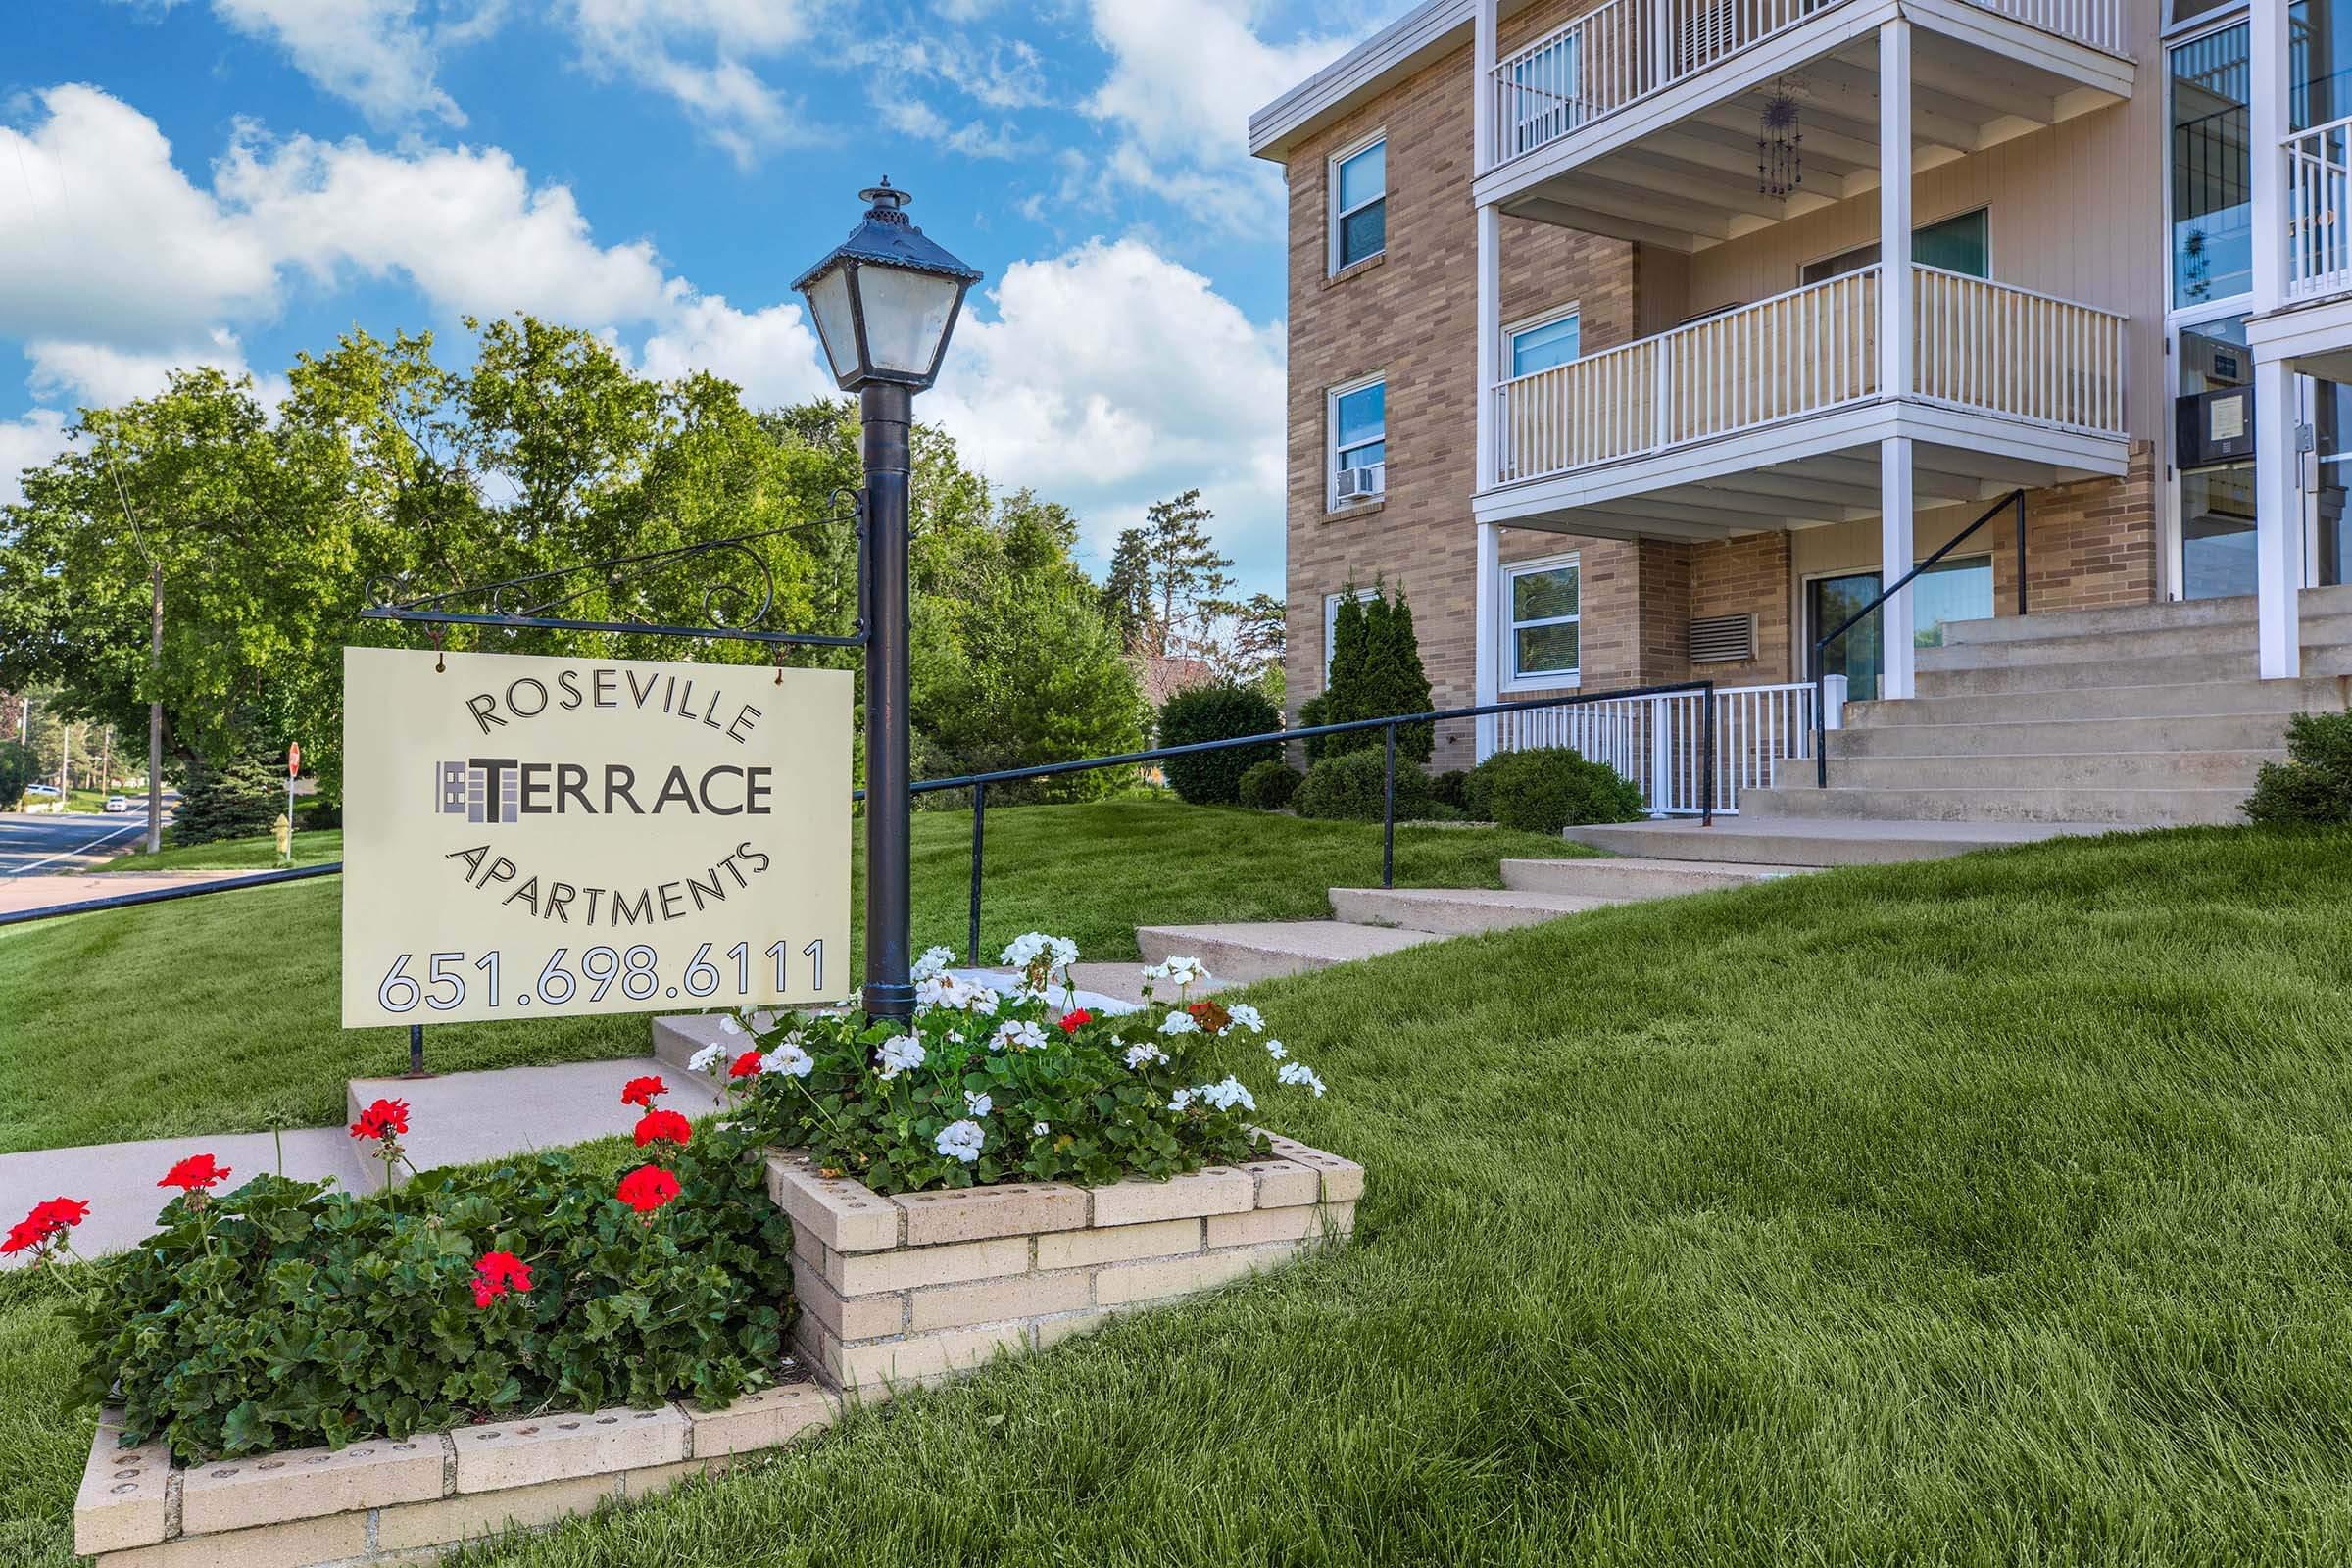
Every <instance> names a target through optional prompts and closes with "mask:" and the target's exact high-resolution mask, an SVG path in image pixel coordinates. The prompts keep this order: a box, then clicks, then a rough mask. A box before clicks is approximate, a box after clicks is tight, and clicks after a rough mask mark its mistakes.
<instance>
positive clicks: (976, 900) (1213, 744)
mask: <svg viewBox="0 0 2352 1568" xmlns="http://www.w3.org/2000/svg"><path fill="white" fill-rule="evenodd" d="M1684 692H1696V693H1698V694H1700V695H1701V697H1702V698H1703V699H1704V700H1703V701H1702V702H1701V703H1700V705H1699V712H1700V718H1699V746H1698V752H1699V755H1698V779H1699V822H1700V825H1701V826H1704V827H1713V826H1714V825H1715V683H1714V682H1713V681H1711V680H1687V681H1676V682H1674V683H1672V684H1670V685H1664V686H1637V687H1634V688H1632V689H1630V690H1626V691H1611V692H1579V693H1577V694H1576V695H1575V696H1573V697H1531V698H1523V699H1521V700H1519V701H1516V702H1508V703H1481V704H1478V705H1476V706H1474V707H1469V708H1438V709H1432V710H1430V711H1427V712H1421V713H1397V714H1394V715H1392V716H1390V717H1387V718H1357V719H1349V720H1348V721H1347V722H1345V723H1340V724H1311V725H1308V726H1307V727H1306V728H1304V729H1278V730H1268V731H1266V732H1264V733H1262V734H1257V735H1242V736H1237V737H1235V738H1234V739H1232V740H1220V741H1192V742H1189V743H1187V744H1185V745H1182V746H1155V747H1153V748H1152V750H1150V751H1146V752H1120V753H1117V754H1115V755H1113V756H1110V757H1089V758H1082V759H1080V760H1077V761H1072V762H1040V763H1038V764H1036V765H1035V766H1032V767H1007V768H1000V769H998V770H997V771H995V772H992V773H963V774H958V775H956V776H955V777H953V778H934V779H925V780H923V781H921V782H920V783H917V784H914V785H911V786H910V790H911V792H912V793H914V794H916V795H931V794H937V793H938V792H939V791H942V790H970V791H971V792H972V869H971V898H970V905H969V907H970V924H969V928H968V929H969V941H968V944H967V950H966V951H967V952H968V953H969V955H970V959H971V961H972V962H973V963H975V964H977V963H978V962H979V961H980V881H981V873H982V870H983V868H984V864H985V858H986V857H985V841H984V834H985V829H986V823H987V817H988V787H989V786H990V785H991V784H1012V783H1020V782H1023V781H1025V780H1028V779H1037V778H1052V777H1054V776H1056V775H1058V774H1063V773H1084V772H1091V771H1093V770H1095V769H1097V768H1103V767H1140V766H1142V765H1144V764H1145V763H1148V762H1160V761H1165V760H1168V759H1169V758H1172V757H1195V756H1199V755H1200V754H1201V753H1203V752H1223V751H1232V750H1234V749H1235V748H1237V747H1244V746H1287V745H1289V744H1290V743H1291V742H1293V741H1308V740H1317V739H1320V738H1321V737H1323V736H1326V735H1354V734H1360V733H1362V732H1363V731H1366V730H1373V729H1377V730H1380V731H1382V732H1383V733H1382V736H1381V750H1382V754H1383V762H1382V802H1381V824H1380V827H1381V843H1380V885H1381V886H1382V887H1384V888H1393V887H1395V886H1396V885H1397V730H1398V729H1399V728H1400V727H1402V726H1404V725H1407V724H1435V723H1440V722H1445V721H1452V720H1459V719H1465V718H1486V717H1490V716H1492V715H1495V714H1498V713H1520V712H1527V711H1532V710H1536V709H1544V708H1581V707H1585V706H1588V705H1590V704H1594V703H1613V702H1623V701H1627V700H1630V699H1636V698H1644V697H1671V696H1675V695H1678V694H1680V693H1684ZM850 798H851V799H852V800H854V801H861V800H863V799H864V798H865V791H863V790H853V791H851V792H850ZM342 869H343V862H342V861H340V860H332V861H328V862H326V863H325V864H322V865H306V866H301V867H298V868H295V869H292V870H282V871H259V872H255V873H253V874H251V875H248V876H238V877H228V878H224V879H222V880H221V881H219V882H202V883H197V884H195V885H193V886H190V887H177V888H157V889H155V890H153V891H151V892H146V893H123V894H118V895H116V896H114V897H112V898H105V899H91V900H86V901H84V902H82V903H79V904H54V905H48V906H46V907H41V908H37V909H18V910H15V911H13V912H9V913H0V926H6V925H17V924H21V923H23V922H25V921H28V920H44V919H48V918H50V917H52V916H55V915H61V914H87V913H92V912H95V911H97V910H101V909H120V908H127V907H132V906H134V905H141V904H160V903H162V902H164V901H165V900H167V899H192V898H196V897H199V896H201V895H203V894H207V893H231V892H235V891H237V890H239V889H241V888H256V887H267V886H269V885H270V884H271V883H276V882H298V881H301V880H303V879H305V878H308V877H315V876H333V875H336V874H337V873H339V872H340V871H341V870H342Z"/></svg>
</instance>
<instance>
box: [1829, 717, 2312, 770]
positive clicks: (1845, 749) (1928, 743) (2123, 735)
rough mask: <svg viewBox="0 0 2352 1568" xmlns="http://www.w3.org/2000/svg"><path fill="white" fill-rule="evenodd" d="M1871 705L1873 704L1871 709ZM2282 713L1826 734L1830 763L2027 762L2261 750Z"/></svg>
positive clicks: (2272, 746)
mask: <svg viewBox="0 0 2352 1568" xmlns="http://www.w3.org/2000/svg"><path fill="white" fill-rule="evenodd" d="M1873 706H1878V705H1873ZM2285 733H2286V715H2285V714H2284V713H2178V714H2163V715H2156V716H2151V717H2144V718H2071V719H2069V718H2044V719H2024V720H2011V721H2006V722H1989V723H1966V722H1962V723H1951V724H1873V725H1869V726H1866V727H1849V728H1846V729H1834V730H1832V731H1830V733H1829V748H1830V760H1831V761H1832V762H1833V763H1836V762H1837V761H1838V760H1841V759H1854V758H1865V757H1889V758H1891V757H2021V756H2024V757H2030V756H2034V755H2037V754H2046V753H2057V752H2083V753H2098V754H2113V753H2123V752H2159V753H2161V752H2237V751H2261V752H2269V751H2276V750H2278V745H2279V741H2280V738H2281V737H2282V736H2283V735H2284V734H2285Z"/></svg>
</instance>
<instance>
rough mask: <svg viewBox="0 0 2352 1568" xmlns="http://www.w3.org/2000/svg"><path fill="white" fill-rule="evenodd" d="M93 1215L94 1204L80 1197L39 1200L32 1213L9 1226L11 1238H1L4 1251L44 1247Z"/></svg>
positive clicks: (1, 1248)
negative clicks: (41, 1201)
mask: <svg viewBox="0 0 2352 1568" xmlns="http://www.w3.org/2000/svg"><path fill="white" fill-rule="evenodd" d="M89 1215H90V1205H89V1204H87V1203H85V1202H83V1201H81V1200H80V1199H77V1198H52V1199H50V1200H49V1201H47V1202H45V1203H35V1204H33V1205H32V1212H31V1213H29V1214H27V1215H25V1217H24V1218H23V1219H21V1220H19V1221H17V1223H16V1224H14V1225H12V1226H10V1227H9V1229H8V1239H7V1240H6V1241H0V1252H22V1251H24V1250H25V1249H26V1248H30V1247H41V1246H44V1245H46V1244H47V1243H48V1242H50V1241H52V1240H54V1239H55V1238H57V1237H60V1236H63V1235H64V1234H65V1233H66V1232H67V1231H68V1230H70V1229H72V1228H73V1226H75V1225H78V1224H80V1223H81V1222H82V1221H83V1220H85V1219H87V1218H89Z"/></svg>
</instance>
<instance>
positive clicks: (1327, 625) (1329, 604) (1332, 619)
mask: <svg viewBox="0 0 2352 1568" xmlns="http://www.w3.org/2000/svg"><path fill="white" fill-rule="evenodd" d="M1349 597H1353V598H1354V600H1355V602H1356V603H1357V604H1359V605H1361V604H1369V603H1370V602H1371V601H1373V600H1375V599H1378V598H1379V597H1380V590H1379V589H1377V588H1358V589H1356V590H1355V591H1354V593H1353V595H1352V596H1350V595H1348V594H1345V593H1338V594H1325V595H1324V596H1323V685H1324V687H1325V689H1327V690H1328V689H1329V688H1330V686H1331V655H1332V647H1333V645H1334V644H1335V643H1337V642H1338V641H1339V636H1340V601H1341V600H1343V599H1347V598H1349Z"/></svg>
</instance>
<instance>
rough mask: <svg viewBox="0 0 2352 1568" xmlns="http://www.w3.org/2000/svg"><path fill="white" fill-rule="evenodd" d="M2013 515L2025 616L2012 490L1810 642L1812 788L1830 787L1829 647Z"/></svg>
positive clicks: (2020, 530)
mask: <svg viewBox="0 0 2352 1568" xmlns="http://www.w3.org/2000/svg"><path fill="white" fill-rule="evenodd" d="M2011 509H2015V511H2016V513H2017V613H2019V614H2021V615H2022V614H2024V613H2026V493H2025V492H2024V491H2023V490H2012V491H2010V492H2009V493H2008V494H2007V495H2005V496H2003V497H2001V499H2000V500H1998V501H1995V502H1994V503H1993V504H1992V505H1991V506H1989V507H1987V508H1986V509H1985V513H1984V515H1982V516H1980V517H1978V518H1977V520H1976V521H1974V522H1972V523H1970V524H1969V525H1968V526H1967V527H1965V528H1963V529H1961V530H1960V531H1959V532H1958V533H1956V534H1954V535H1952V536H1951V538H1949V539H1947V540H1945V541H1944V542H1943V544H1942V545H1941V546H1940V547H1939V548H1938V549H1937V550H1936V553H1935V554H1934V555H1932V556H1930V557H1928V559H1927V560H1925V561H1923V562H1921V563H1920V564H1918V565H1916V566H1913V567H1912V568H1911V569H1910V570H1909V571H1906V572H1904V573H1903V574H1902V575H1901V576H1900V577H1897V578H1896V579H1895V580H1894V586H1893V587H1891V588H1886V589H1882V590H1880V593H1879V597H1878V598H1876V599H1873V600H1872V601H1871V602H1870V603H1869V604H1867V605H1864V606H1863V607H1862V608H1861V609H1860V610H1857V611H1855V612H1854V613H1852V614H1850V615H1848V616H1846V617H1845V619H1843V620H1841V621H1839V622H1838V629H1837V630H1835V631H1832V632H1829V633H1826V634H1825V635H1823V636H1820V637H1816V638H1814V639H1813V665H1812V676H1813V781H1814V784H1815V786H1816V787H1818V788H1820V789H1825V790H1826V789H1828V788H1829V787H1830V710H1829V706H1828V693H1829V674H1828V657H1829V648H1830V644H1832V643H1834V642H1836V641H1837V640H1838V638H1840V637H1842V636H1844V635H1845V634H1846V633H1847V632H1849V631H1852V630H1853V629H1854V628H1855V627H1856V626H1858V625H1860V624H1861V623H1862V621H1863V619H1864V617H1866V616H1868V615H1869V614H1871V613H1873V612H1875V611H1876V610H1877V609H1878V608H1879V607H1880V606H1881V605H1884V604H1885V603H1887V600H1889V599H1892V598H1893V597H1894V596H1895V595H1896V594H1898V593H1901V592H1902V591H1903V590H1904V589H1905V588H1908V587H1910V586H1911V580H1912V579H1913V578H1915V577H1917V576H1918V575H1919V574H1920V573H1921V572H1924V571H1926V570H1928V569H1929V568H1931V567H1932V566H1934V565H1935V564H1936V563H1937V562H1939V561H1941V560H1942V559H1943V558H1944V557H1946V556H1948V555H1950V554H1951V553H1952V552H1953V551H1954V550H1955V549H1957V548H1958V547H1959V546H1960V544H1961V543H1962V541H1964V540H1966V539H1967V538H1968V536H1969V535H1971V534H1973V533H1975V532H1976V531H1977V530H1978V529H1979V528H1982V527H1984V526H1985V524H1986V523H1988V522H1990V521H1991V520H1992V519H1993V518H1995V517H1997V516H1999V515H2001V514H2002V513H2003V512H2006V511H2009V510H2011Z"/></svg>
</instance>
